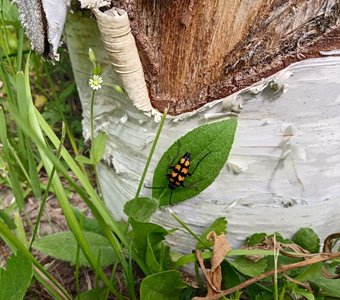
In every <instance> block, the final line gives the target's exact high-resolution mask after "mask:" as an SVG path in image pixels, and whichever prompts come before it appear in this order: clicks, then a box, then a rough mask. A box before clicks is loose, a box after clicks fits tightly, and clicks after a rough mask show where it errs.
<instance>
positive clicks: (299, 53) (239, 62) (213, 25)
mask: <svg viewBox="0 0 340 300" xmlns="http://www.w3.org/2000/svg"><path fill="white" fill-rule="evenodd" d="M121 6H123V8H125V9H126V10H127V11H128V14H129V17H130V20H131V23H132V25H131V26H132V30H133V33H134V35H135V38H136V41H137V47H138V49H139V52H140V55H141V59H142V64H143V68H144V72H145V75H146V79H147V82H148V88H149V94H150V97H151V100H152V104H153V106H154V107H156V108H158V109H160V110H163V109H164V107H166V106H168V105H170V113H172V114H179V113H182V112H185V111H191V110H193V109H195V108H197V107H199V106H202V105H203V104H205V103H207V102H209V101H212V100H215V99H219V98H221V97H225V96H227V95H229V94H231V93H233V92H235V91H237V90H239V89H241V88H243V87H245V86H248V85H250V84H252V83H253V82H256V81H259V80H260V79H261V78H263V77H266V76H268V75H270V74H273V73H274V72H276V71H278V70H280V69H282V68H284V67H285V66H287V65H288V64H290V63H291V62H294V61H297V60H301V59H305V58H308V57H315V56H319V50H331V49H335V48H336V47H338V48H339V47H340V37H339V32H340V25H339V23H340V22H339V14H340V4H339V1H338V0H329V1H327V0H286V1H283V0H281V1H280V0H243V1H242V0H196V1H194V0H181V1H176V0H153V1H151V0H131V1H129V2H128V4H127V2H126V1H122V3H121Z"/></svg>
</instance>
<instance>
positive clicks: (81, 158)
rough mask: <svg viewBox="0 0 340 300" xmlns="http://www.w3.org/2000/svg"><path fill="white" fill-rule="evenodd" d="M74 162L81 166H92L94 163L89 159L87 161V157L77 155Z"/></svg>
mask: <svg viewBox="0 0 340 300" xmlns="http://www.w3.org/2000/svg"><path fill="white" fill-rule="evenodd" d="M76 161H78V162H80V163H82V164H85V165H93V164H94V162H93V161H92V160H91V159H89V158H88V157H86V156H83V155H77V156H76Z"/></svg>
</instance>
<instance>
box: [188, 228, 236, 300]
mask: <svg viewBox="0 0 340 300" xmlns="http://www.w3.org/2000/svg"><path fill="white" fill-rule="evenodd" d="M207 239H208V240H210V241H212V242H213V254H212V257H211V260H210V262H211V268H210V271H208V270H207V269H206V268H205V265H204V261H203V259H202V255H201V251H200V250H196V258H197V260H198V263H199V265H200V267H201V269H202V272H203V274H204V276H205V278H206V280H207V282H208V286H207V289H208V291H207V295H206V296H205V297H194V298H193V299H192V300H211V299H216V295H217V294H219V293H220V292H221V291H222V290H221V289H222V270H221V263H222V262H223V260H224V257H225V256H226V255H227V254H228V252H229V251H230V250H231V247H230V245H229V243H228V242H227V239H226V237H225V234H224V233H222V234H220V235H217V234H216V233H215V232H213V231H212V232H210V233H209V234H208V236H207Z"/></svg>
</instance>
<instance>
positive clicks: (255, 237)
mask: <svg viewBox="0 0 340 300" xmlns="http://www.w3.org/2000/svg"><path fill="white" fill-rule="evenodd" d="M266 237H267V234H266V233H264V232H261V233H254V234H252V235H251V236H248V237H247V238H246V242H245V243H246V245H247V246H248V247H252V246H256V245H258V244H261V243H262V242H263V241H264V239H265V238H266Z"/></svg>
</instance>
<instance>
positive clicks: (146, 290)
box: [140, 270, 186, 300]
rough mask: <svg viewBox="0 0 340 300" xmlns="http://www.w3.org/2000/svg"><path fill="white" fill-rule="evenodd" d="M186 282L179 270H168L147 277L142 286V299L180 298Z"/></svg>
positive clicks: (172, 299) (170, 299) (162, 299)
mask: <svg viewBox="0 0 340 300" xmlns="http://www.w3.org/2000/svg"><path fill="white" fill-rule="evenodd" d="M185 288H186V284H185V283H184V282H183V280H182V278H181V273H180V272H178V271H174V270H171V271H166V272H162V273H156V274H152V275H149V276H147V277H145V278H144V279H143V281H142V284H141V287H140V299H141V300H156V299H157V300H178V299H179V296H180V294H181V292H182V290H183V289H185Z"/></svg>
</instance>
